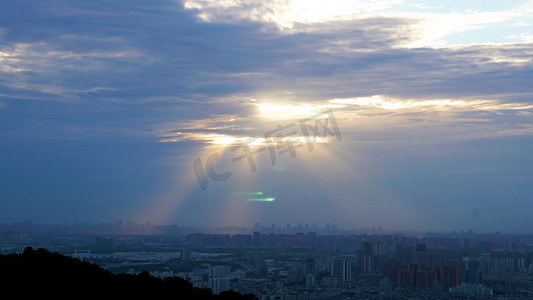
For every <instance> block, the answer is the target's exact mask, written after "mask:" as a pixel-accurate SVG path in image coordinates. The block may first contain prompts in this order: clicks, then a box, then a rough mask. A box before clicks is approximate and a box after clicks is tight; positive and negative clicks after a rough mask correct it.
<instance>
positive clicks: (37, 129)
mask: <svg viewBox="0 0 533 300" xmlns="http://www.w3.org/2000/svg"><path fill="white" fill-rule="evenodd" d="M532 37H533V1H530V0H513V1H505V3H504V2H502V1H469V2H466V1H436V0H435V1H425V2H424V3H423V4H421V3H420V2H418V1H411V0H383V1H374V0H372V1H369V0H350V1H344V0H334V1H318V0H317V1H303V0H302V1H301V0H286V1H281V0H279V1H278V0H275V1H270V2H261V1H252V2H249V3H246V2H243V1H223V2H220V1H215V0H162V1H155V2H151V3H145V2H144V1H136V0H135V1H127V2H126V1H118V2H113V3H111V4H110V3H107V2H105V1H92V2H90V3H87V2H86V1H79V0H75V1H68V2H64V1H55V0H54V1H51V2H47V3H42V2H41V1H35V0H24V1H17V2H12V3H8V4H5V5H4V7H3V9H2V11H1V12H0V223H13V222H20V221H23V220H33V221H34V222H35V223H42V224H61V223H73V222H77V221H82V222H90V223H100V222H114V221H115V220H125V221H126V220H132V221H135V222H137V223H144V222H150V223H151V224H173V223H176V224H179V225H180V226H181V225H183V226H196V227H201V226H204V227H210V228H213V227H217V226H219V227H224V226H235V227H251V226H253V224H255V223H257V222H259V223H261V224H272V223H276V224H279V225H281V226H284V225H283V224H297V223H302V224H305V223H307V224H311V223H318V224H326V223H330V224H336V225H337V226H339V228H341V227H342V228H373V227H374V228H384V229H387V230H391V231H410V230H417V231H421V232H422V231H438V232H448V231H454V230H455V231H462V230H465V231H467V230H470V229H471V230H474V231H475V232H497V231H499V232H516V233H533V219H532V218H531V214H532V212H533V211H532V210H533V206H532V205H531V203H530V201H531V200H532V199H533V185H532V184H531V183H532V182H533V158H532V155H531V154H532V153H531V152H532V151H531V149H533V122H532V120H533V88H532V86H531V82H532V80H533V59H532V57H533V56H532V54H533V38H532ZM265 226H268V225H265Z"/></svg>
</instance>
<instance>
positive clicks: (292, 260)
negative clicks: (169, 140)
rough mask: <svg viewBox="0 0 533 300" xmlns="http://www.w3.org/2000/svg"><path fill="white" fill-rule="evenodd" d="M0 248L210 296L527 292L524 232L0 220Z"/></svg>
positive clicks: (531, 259) (532, 267)
mask: <svg viewBox="0 0 533 300" xmlns="http://www.w3.org/2000/svg"><path fill="white" fill-rule="evenodd" d="M0 229H1V233H2V234H1V253H2V254H7V253H17V252H18V253H20V252H21V251H22V250H23V249H24V248H25V247H27V246H32V247H34V248H45V249H48V250H50V251H54V252H58V253H62V254H64V255H68V256H71V257H74V258H78V259H80V260H83V261H86V262H90V263H95V264H97V265H99V266H101V267H102V268H104V269H106V270H109V271H111V272H112V273H117V274H118V273H129V274H139V273H140V272H143V271H148V272H149V273H150V274H151V275H152V276H154V277H161V278H168V277H174V276H177V277H182V278H184V279H186V280H188V281H190V282H191V283H192V284H193V285H194V286H195V287H199V288H209V289H211V290H212V291H213V293H215V294H217V293H221V292H223V291H228V290H231V291H236V292H239V293H242V294H254V295H256V296H257V297H258V299H287V300H289V299H353V298H357V299H417V298H419V299H427V298H431V299H518V298H524V297H533V277H532V274H533V235H528V234H505V233H500V232H495V233H475V232H473V231H472V230H467V231H461V232H447V233H420V232H404V233H399V232H396V233H394V232H387V231H385V230H382V229H380V228H378V229H375V228H371V229H361V230H352V231H350V230H344V229H340V228H338V227H337V226H335V225H330V224H325V226H319V225H318V224H315V223H313V224H311V225H309V224H298V225H296V226H294V225H293V226H291V225H289V224H288V225H286V226H283V227H282V226H276V225H275V224H272V225H271V226H266V227H265V226H261V225H260V224H255V226H254V227H253V228H250V229H246V228H213V229H206V228H204V229H201V228H187V227H180V226H178V225H176V224H174V225H150V224H148V223H145V224H136V223H134V222H125V223H124V222H122V221H116V222H114V223H105V224H88V223H76V224H63V225H39V224H34V223H33V222H31V221H25V222H20V223H12V224H0Z"/></svg>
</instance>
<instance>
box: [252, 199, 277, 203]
mask: <svg viewBox="0 0 533 300" xmlns="http://www.w3.org/2000/svg"><path fill="white" fill-rule="evenodd" d="M274 200H276V198H249V199H248V201H254V202H272V201H274Z"/></svg>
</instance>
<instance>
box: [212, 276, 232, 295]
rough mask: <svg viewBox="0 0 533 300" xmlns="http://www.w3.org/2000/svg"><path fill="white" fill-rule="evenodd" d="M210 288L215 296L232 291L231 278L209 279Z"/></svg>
mask: <svg viewBox="0 0 533 300" xmlns="http://www.w3.org/2000/svg"><path fill="white" fill-rule="evenodd" d="M209 288H210V289H211V290H212V291H213V294H220V293H221V292H223V291H228V290H229V289H230V280H229V278H209Z"/></svg>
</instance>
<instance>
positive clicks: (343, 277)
mask: <svg viewBox="0 0 533 300" xmlns="http://www.w3.org/2000/svg"><path fill="white" fill-rule="evenodd" d="M330 276H331V277H332V278H336V279H337V281H338V282H342V283H346V282H350V281H351V280H352V262H351V261H350V260H345V259H333V260H331V261H330Z"/></svg>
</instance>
